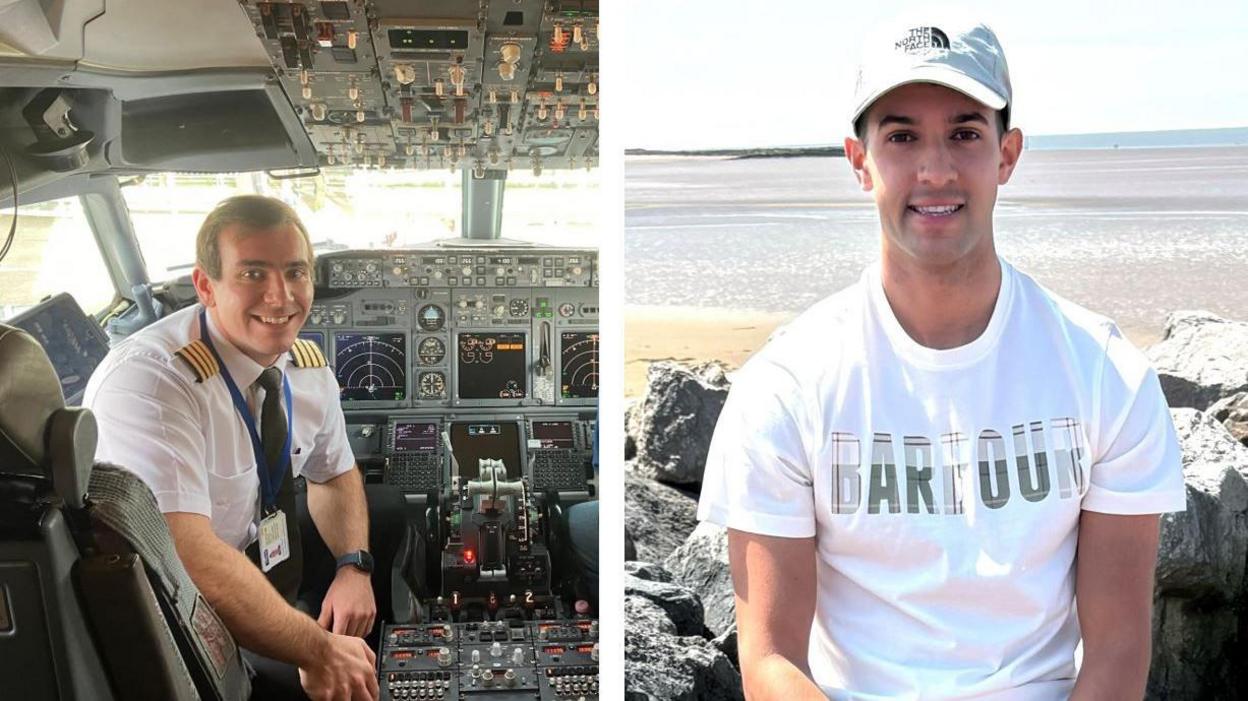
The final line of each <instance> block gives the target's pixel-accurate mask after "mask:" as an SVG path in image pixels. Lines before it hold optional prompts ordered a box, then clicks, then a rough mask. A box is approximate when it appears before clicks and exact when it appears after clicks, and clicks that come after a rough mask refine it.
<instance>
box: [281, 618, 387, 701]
mask: <svg viewBox="0 0 1248 701" xmlns="http://www.w3.org/2000/svg"><path fill="white" fill-rule="evenodd" d="M376 666H377V656H376V655H374V654H373V651H372V650H370V649H368V644H366V643H365V642H364V640H363V639H361V638H352V637H349V636H346V635H335V634H332V633H331V634H330V636H329V644H328V645H327V646H326V653H325V655H324V656H323V657H322V658H321V663H320V664H319V665H317V666H316V667H309V668H306V669H305V668H303V667H300V668H299V683H300V684H301V685H303V690H304V691H305V692H307V694H308V698H310V699H312V701H377V696H378V690H377V672H376Z"/></svg>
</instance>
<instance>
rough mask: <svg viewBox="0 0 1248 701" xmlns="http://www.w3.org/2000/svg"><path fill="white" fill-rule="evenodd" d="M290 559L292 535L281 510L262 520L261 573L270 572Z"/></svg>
mask: <svg viewBox="0 0 1248 701" xmlns="http://www.w3.org/2000/svg"><path fill="white" fill-rule="evenodd" d="M289 558H290V534H289V531H287V530H286V514H285V512H283V511H282V510H281V509H277V510H275V511H273V513H271V514H269V515H268V516H265V517H264V518H263V519H261V520H260V571H261V572H266V573H267V572H268V571H269V570H271V569H273V568H274V567H277V566H278V565H280V564H282V563H283V562H285V561H286V560H287V559H289Z"/></svg>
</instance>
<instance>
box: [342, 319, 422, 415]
mask: <svg viewBox="0 0 1248 701" xmlns="http://www.w3.org/2000/svg"><path fill="white" fill-rule="evenodd" d="M334 374H335V375H337V377H338V388H339V398H341V399H361V400H369V399H375V400H386V401H402V400H403V399H406V398H407V336H406V334H401V333H379V334H362V333H335V334H334Z"/></svg>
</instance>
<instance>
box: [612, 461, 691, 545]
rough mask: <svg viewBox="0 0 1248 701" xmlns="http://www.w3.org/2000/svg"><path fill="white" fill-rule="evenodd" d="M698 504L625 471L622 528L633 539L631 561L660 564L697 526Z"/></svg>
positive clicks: (663, 486)
mask: <svg viewBox="0 0 1248 701" xmlns="http://www.w3.org/2000/svg"><path fill="white" fill-rule="evenodd" d="M697 511H698V502H697V501H695V500H694V497H692V496H689V495H687V494H685V493H684V492H681V491H680V490H678V489H675V488H673V487H669V486H667V485H665V484H660V483H658V482H655V481H654V480H652V479H650V478H648V477H645V476H643V475H641V474H639V473H638V472H637V470H635V469H633V467H632V466H631V464H630V465H626V466H625V470H624V529H625V531H626V532H627V533H628V534H629V536H630V537H631V538H632V540H633V544H634V546H635V547H636V555H635V557H634V558H633V559H636V560H647V561H650V562H661V561H662V560H663V558H665V557H667V556H668V554H669V553H671V552H672V551H673V550H675V549H676V547H677V546H678V545H680V544H681V543H683V542H684V541H685V538H687V537H688V536H689V534H690V533H692V532H693V529H694V528H695V527H697V525H698V515H697Z"/></svg>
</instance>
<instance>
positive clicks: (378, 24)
mask: <svg viewBox="0 0 1248 701" xmlns="http://www.w3.org/2000/svg"><path fill="white" fill-rule="evenodd" d="M242 4H243V7H244V8H245V9H246V12H247V16H248V17H249V18H250V19H251V21H252V23H253V25H254V26H255V27H256V32H257V35H258V36H259V37H260V41H261V43H262V44H263V46H264V49H265V51H266V53H268V55H269V60H270V61H271V62H272V64H273V67H274V69H275V70H276V72H277V75H278V77H279V80H280V82H281V84H282V87H283V88H284V89H285V92H286V94H287V96H288V97H289V98H290V101H291V103H292V104H294V105H295V106H296V108H297V109H298V111H299V114H300V116H301V118H302V120H303V123H304V126H305V128H306V129H307V132H308V134H309V135H310V137H311V139H312V141H313V143H314V144H315V145H316V149H317V152H318V154H319V158H320V164H321V165H340V164H343V165H345V164H350V165H355V166H376V167H381V168H384V167H413V168H451V169H453V170H458V169H460V168H464V169H472V171H473V172H474V174H483V173H484V171H485V170H510V169H512V168H521V169H526V170H528V169H532V170H533V171H534V172H540V171H541V170H542V169H543V168H577V167H582V166H585V167H590V166H593V165H596V164H597V161H598V115H599V113H598V105H599V97H600V82H599V75H598V1H597V0H576V1H575V2H570V1H567V0H506V1H505V2H504V1H503V0H482V1H481V2H473V3H468V2H462V1H459V0H429V1H428V2H422V3H418V4H417V3H411V2H407V1H404V0H363V1H353V2H345V1H339V2H302V1H300V0H294V1H290V0H282V1H280V2H265V1H255V0H244V2H243V3H242Z"/></svg>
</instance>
